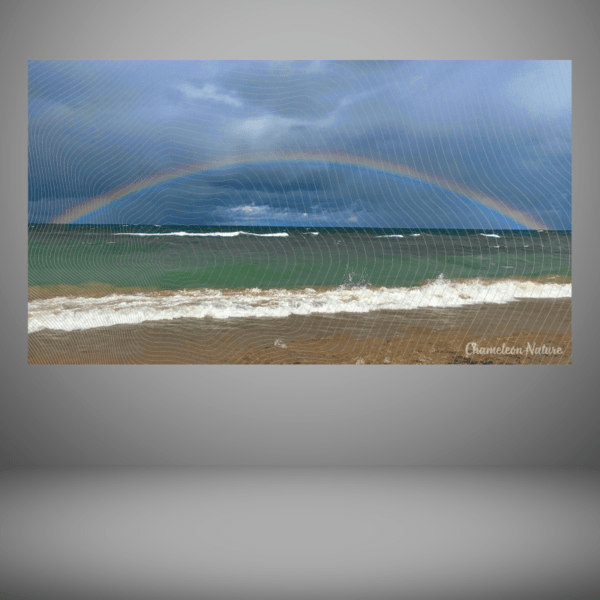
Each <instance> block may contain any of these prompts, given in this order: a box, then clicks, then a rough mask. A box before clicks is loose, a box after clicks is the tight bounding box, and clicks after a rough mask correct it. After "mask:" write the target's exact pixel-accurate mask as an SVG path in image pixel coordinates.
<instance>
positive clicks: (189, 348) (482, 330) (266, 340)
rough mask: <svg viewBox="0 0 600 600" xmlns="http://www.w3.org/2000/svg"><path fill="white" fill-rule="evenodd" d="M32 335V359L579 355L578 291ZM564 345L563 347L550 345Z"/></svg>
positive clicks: (298, 360)
mask: <svg viewBox="0 0 600 600" xmlns="http://www.w3.org/2000/svg"><path fill="white" fill-rule="evenodd" d="M121 291H122V290H121ZM30 294H31V291H30ZM28 340H29V364H254V365H256V364H571V300H570V299H556V300H520V301H518V302H511V303H509V304H502V305H494V304H481V305H475V306H469V307H462V308H443V309H433V308H427V309H418V310H409V311H377V312H371V313H366V314H350V313H339V314H336V315H317V314H314V315H307V316H290V317H286V318H281V319H271V318H261V319H259V318H253V319H226V320H220V319H176V320H173V321H151V322H146V323H142V324H139V325H115V326H112V327H98V328H95V329H88V330H84V331H71V332H66V331H50V330H42V331H37V332H35V333H31V334H29V336H28ZM469 343H470V344H471V346H469V348H467V344H469ZM473 344H477V346H478V347H479V348H482V349H485V348H497V349H498V348H502V346H503V344H504V353H500V354H476V353H473V352H472V349H473ZM559 348H560V349H561V353H560V354H544V353H543V352H545V351H546V352H547V351H548V349H554V352H557V351H558V349H559ZM510 349H514V353H512V354H508V353H507V352H508V351H509V350H510ZM519 349H521V351H519ZM536 350H537V352H538V353H536ZM540 351H541V352H542V353H539V352H540Z"/></svg>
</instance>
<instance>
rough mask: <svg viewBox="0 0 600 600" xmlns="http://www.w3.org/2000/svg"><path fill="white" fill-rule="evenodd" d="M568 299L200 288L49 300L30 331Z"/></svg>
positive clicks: (457, 290)
mask: <svg viewBox="0 0 600 600" xmlns="http://www.w3.org/2000/svg"><path fill="white" fill-rule="evenodd" d="M570 297H571V284H554V283H536V282H533V281H515V280H499V281H496V282H493V283H485V282H483V281H478V280H471V281H452V280H445V279H443V278H442V277H440V278H438V279H436V280H435V281H432V282H430V283H428V284H426V285H423V286H420V287H414V288H375V287H366V286H365V287H350V288H348V287H340V288H337V289H327V290H314V289H312V288H304V289H298V290H287V289H270V290H261V289H257V288H254V289H246V290H241V291H228V290H211V289H202V290H191V291H187V290H180V291H178V292H176V293H172V294H166V293H165V294H162V295H161V294H149V295H146V294H136V295H116V294H115V295H111V296H104V297H101V298H51V299H48V300H34V301H32V302H29V303H28V312H29V318H28V332H29V333H33V332H35V331H39V330H41V329H57V330H63V331H73V330H77V329H91V328H93V327H106V326H110V325H119V324H137V323H143V322H144V321H162V320H171V319H178V318H195V319H203V318H207V317H210V318H213V319H227V318H239V317H242V318H243V317H253V318H256V317H271V318H273V317H287V316H290V315H309V314H314V313H323V314H335V313H344V312H346V313H366V312H370V311H374V310H411V309H417V308H429V307H431V308H435V307H438V308H447V307H460V306H468V305H472V304H486V303H490V304H505V303H507V302H512V301H515V300H519V299H522V298H528V299H542V298H570Z"/></svg>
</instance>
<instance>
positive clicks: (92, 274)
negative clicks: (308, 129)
mask: <svg viewBox="0 0 600 600" xmlns="http://www.w3.org/2000/svg"><path fill="white" fill-rule="evenodd" d="M311 231H312V232H313V233H311ZM235 232H245V233H240V234H239V235H234V236H231V235H232V234H234V233H235ZM314 233H318V235H314ZM139 234H145V235H141V236H140V235H139ZM156 234H160V235H156ZM174 234H177V235H174ZM181 234H186V235H181ZM198 234H202V235H198ZM218 234H226V235H229V236H231V237H221V236H219V235H218ZM249 234H255V235H249ZM282 234H287V235H285V236H284V235H282ZM484 234H485V235H484ZM400 235H401V236H403V237H385V236H400ZM491 235H493V236H499V237H489V236H491ZM28 252H29V262H28V264H29V272H28V282H29V285H55V284H71V285H78V284H83V283H88V282H102V283H107V284H112V285H114V286H119V287H121V286H139V287H157V288H160V289H168V290H173V289H193V288H223V289H232V288H296V287H305V286H338V285H343V284H346V285H354V284H358V285H365V284H370V285H374V286H386V287H410V286H414V285H418V284H419V283H421V282H422V281H424V280H426V279H431V278H434V277H437V276H439V275H440V274H442V273H443V275H444V277H445V278H474V277H485V278H506V277H537V276H541V275H549V274H560V275H571V233H570V232H557V231H543V232H537V231H513V230H511V231H493V232H492V231H483V230H477V231H476V230H429V229H426V230H416V229H413V230H408V229H403V230H402V229H401V230H381V229H377V230H375V229H369V230H356V229H310V230H309V229H305V228H290V227H282V228H273V227H244V226H235V227H214V226H211V227H182V226H179V225H177V226H173V227H155V226H147V225H143V226H129V227H126V226H86V225H47V224H36V225H29V227H28Z"/></svg>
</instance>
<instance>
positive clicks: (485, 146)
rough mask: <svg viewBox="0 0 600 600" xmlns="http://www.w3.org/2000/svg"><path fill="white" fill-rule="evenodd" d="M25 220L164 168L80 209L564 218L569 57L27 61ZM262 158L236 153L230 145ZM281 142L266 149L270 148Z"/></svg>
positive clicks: (551, 224) (477, 219)
mask: <svg viewBox="0 0 600 600" xmlns="http://www.w3.org/2000/svg"><path fill="white" fill-rule="evenodd" d="M28 69H29V79H28V81H29V95H28V117H29V119H28V141H29V146H28V153H29V156H28V159H29V160H28V184H29V198H28V213H29V222H47V221H50V220H51V219H53V218H54V217H56V216H58V215H60V214H61V213H63V212H64V211H65V210H68V209H69V208H71V207H73V206H75V205H77V204H80V203H82V202H85V201H86V200H88V199H91V198H94V197H96V196H100V195H103V194H108V193H110V192H111V191H113V190H115V189H117V188H120V187H123V186H127V185H129V184H131V183H132V182H135V181H138V180H140V179H143V178H147V177H151V176H153V175H155V174H156V173H159V172H162V171H165V170H168V169H175V170H177V169H182V168H189V166H190V165H195V164H198V165H201V164H207V163H211V164H212V163H216V164H218V163H219V162H220V161H231V163H232V166H231V167H230V168H228V169H225V170H223V169H221V170H218V171H202V172H198V173H195V174H191V175H188V176H186V177H182V178H175V179H172V180H170V181H167V182H164V183H163V184H162V185H155V186H150V187H148V188H146V189H144V190H143V191H139V192H137V193H132V194H129V195H126V196H124V197H122V198H120V199H119V200H117V201H115V202H112V203H109V204H107V205H105V206H103V207H102V208H100V209H98V210H96V211H93V212H91V213H89V214H88V215H86V216H84V217H82V218H81V219H80V220H79V221H78V222H81V223H128V224H132V223H144V224H154V225H164V224H178V225H179V224H180V225H266V226H307V227H328V226H329V227H390V228H392V227H394V228H400V227H431V228H482V229H495V228H496V229H509V228H522V227H523V225H522V224H521V223H519V221H518V219H517V220H515V219H512V218H509V217H506V216H505V215H503V214H501V213H499V212H497V211H495V210H493V209H490V208H487V207H485V206H483V205H481V204H479V203H478V202H474V201H473V200H472V199H470V198H469V197H468V194H465V195H461V194H457V193H456V192H453V191H449V190H447V189H444V188H440V187H438V186H436V185H428V184H424V183H423V182H422V181H415V180H410V179H407V178H401V177H397V176H394V175H393V174H391V173H385V172H384V173H382V172H377V171H373V170H369V169H364V168H352V167H350V168H349V167H342V166H339V165H335V164H301V163H295V162H294V161H291V160H287V159H286V156H290V154H292V153H305V154H311V153H316V154H319V155H321V156H322V155H349V156H351V157H356V161H357V162H360V160H361V159H368V160H375V161H385V162H387V163H393V164H397V165H404V166H406V167H409V168H411V169H415V170H418V171H420V172H423V173H426V174H428V175H430V176H432V177H435V178H440V179H444V180H449V181H452V182H455V183H456V184H458V185H460V186H461V187H463V188H468V189H469V190H473V191H474V192H477V193H479V194H485V195H486V196H490V197H492V198H495V199H499V200H500V201H501V202H503V203H504V204H505V205H507V206H509V207H512V208H514V209H516V210H518V211H522V212H524V213H527V214H529V215H531V216H532V217H533V218H534V219H535V220H536V221H538V222H541V223H543V224H544V225H546V226H547V227H548V228H551V229H563V230H564V229H567V230H570V229H571V62H570V61H257V62H253V61H30V62H29V66H28ZM248 155H264V156H269V157H271V158H270V159H269V162H267V163H264V164H260V165H243V164H240V165H236V164H235V162H236V160H238V159H239V158H241V157H244V156H246V157H247V156H248ZM273 157H276V159H273Z"/></svg>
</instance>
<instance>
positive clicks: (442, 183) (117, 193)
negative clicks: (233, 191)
mask: <svg viewBox="0 0 600 600" xmlns="http://www.w3.org/2000/svg"><path fill="white" fill-rule="evenodd" d="M308 163H311V164H319V165H323V166H325V165H331V166H346V167H355V168H364V169H368V170H370V171H376V172H381V173H384V174H388V175H395V176H401V177H405V178H408V179H411V180H413V181H415V182H421V183H425V184H429V185H432V186H435V187H438V188H440V189H442V190H447V191H450V192H454V193H455V194H458V195H460V196H463V197H465V198H467V199H469V200H471V201H473V202H475V203H476V204H479V205H481V206H485V207H486V208H489V209H491V210H493V211H496V212H498V213H500V214H501V215H503V216H505V217H507V218H509V219H512V220H514V221H517V222H518V223H520V224H521V225H524V226H525V227H528V228H530V229H548V227H547V226H546V225H544V223H542V222H541V221H539V220H537V219H535V218H534V217H532V216H531V215H530V214H528V213H526V212H524V211H521V210H518V209H516V208H514V207H512V206H509V205H508V204H506V203H505V202H503V201H501V200H499V199H497V198H494V197H492V196H489V195H487V194H482V193H481V192H478V191H475V190H472V189H469V188H467V187H464V186H462V185H459V184H458V183H456V182H454V181H449V180H447V179H443V178H440V177H435V176H433V175H429V174H427V173H423V172H421V171H417V170H416V169H413V168H411V167H407V166H405V165H400V164H397V163H391V162H386V161H382V160H375V159H370V158H364V157H360V156H353V155H347V154H325V153H323V154H320V153H291V154H277V155H264V154H255V155H246V156H242V157H240V156H235V157H230V158H227V159H224V160H221V161H217V162H205V163H202V164H194V165H191V166H188V167H185V168H182V169H176V170H169V171H163V172H160V173H157V174H155V175H152V176H150V177H147V178H145V179H140V180H138V181H135V182H133V183H130V184H128V185H126V186H123V187H120V188H117V189H115V190H112V191H110V192H108V193H107V194H103V195H101V196H95V197H94V198H91V199H89V200H85V201H84V202H82V203H80V204H78V205H76V206H73V207H71V208H70V209H68V210H67V211H65V212H63V213H62V214H60V215H58V216H57V217H55V218H54V219H52V222H53V223H73V222H74V221H77V220H78V219H81V218H83V217H85V216H87V215H89V214H91V213H93V212H95V211H97V210H99V209H101V208H103V207H105V206H108V205H109V204H111V203H113V202H116V201H117V200H120V199H121V198H123V197H125V196H127V195H129V194H133V193H136V192H141V191H144V190H146V189H149V188H151V187H153V186H155V185H160V184H163V183H166V182H168V181H173V180H175V179H179V178H182V177H187V176H189V175H193V174H197V173H198V174H199V173H208V172H218V171H220V170H226V169H230V168H232V167H236V166H252V165H256V166H260V165H267V164H268V165H278V166H281V165H282V164H285V165H287V166H292V165H294V164H296V165H301V164H308Z"/></svg>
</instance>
